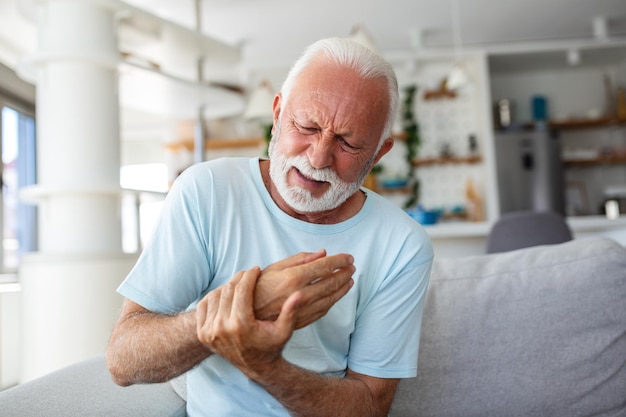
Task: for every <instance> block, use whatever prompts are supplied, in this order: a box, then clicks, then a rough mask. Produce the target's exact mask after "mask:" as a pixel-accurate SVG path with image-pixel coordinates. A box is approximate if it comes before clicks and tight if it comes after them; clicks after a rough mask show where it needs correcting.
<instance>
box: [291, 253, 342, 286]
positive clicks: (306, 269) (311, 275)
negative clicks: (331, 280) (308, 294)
mask: <svg viewBox="0 0 626 417" xmlns="http://www.w3.org/2000/svg"><path fill="white" fill-rule="evenodd" d="M353 263H354V258H353V257H352V255H348V254H345V253H344V254H337V255H332V256H326V257H324V258H320V259H317V260H315V261H313V262H309V263H307V264H303V265H300V266H297V267H294V269H297V270H298V272H299V273H300V274H302V276H306V277H307V278H308V279H310V281H315V280H316V279H319V278H324V277H327V276H328V275H330V274H332V273H333V272H335V271H337V270H340V269H342V268H347V267H352V265H353Z"/></svg>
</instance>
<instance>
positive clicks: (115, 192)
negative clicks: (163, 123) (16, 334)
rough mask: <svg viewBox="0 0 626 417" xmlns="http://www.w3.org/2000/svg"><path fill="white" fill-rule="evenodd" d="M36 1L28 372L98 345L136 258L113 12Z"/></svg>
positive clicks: (95, 4)
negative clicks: (34, 221) (129, 235)
mask: <svg viewBox="0 0 626 417" xmlns="http://www.w3.org/2000/svg"><path fill="white" fill-rule="evenodd" d="M28 1H29V3H30V4H31V5H33V4H34V5H35V7H36V9H37V12H36V15H37V26H38V33H39V43H40V45H39V51H38V53H37V55H36V56H34V57H29V58H28V61H29V62H30V64H31V65H33V67H34V68H35V70H36V74H37V75H36V85H37V143H38V147H37V180H38V184H37V185H36V186H34V187H32V188H31V189H29V190H27V191H26V192H25V196H26V198H28V199H30V200H34V201H36V204H38V206H39V252H37V253H34V254H31V255H29V256H26V257H24V259H23V260H22V265H21V267H20V280H21V283H22V288H23V291H22V294H23V298H22V318H23V335H22V336H23V337H22V344H23V346H22V349H23V355H22V380H23V381H24V380H28V379H32V378H35V377H37V376H40V375H42V374H45V373H48V372H50V371H53V370H55V369H57V368H60V367H63V366H65V365H67V364H70V363H73V362H76V361H78V360H81V359H84V358H86V357H89V356H91V355H95V354H97V353H101V352H103V351H104V348H105V346H106V340H107V339H108V336H109V334H110V331H111V328H112V326H113V323H114V321H115V318H116V316H117V314H118V312H119V306H120V303H121V298H120V297H119V296H117V295H116V294H115V287H116V286H117V285H118V284H119V283H120V282H121V280H122V279H123V277H124V275H125V274H126V273H127V272H128V270H129V269H130V267H131V266H132V263H133V262H134V256H128V255H124V254H123V253H122V246H121V245H122V243H121V221H120V209H119V200H120V193H119V191H120V190H119V189H120V185H119V163H120V151H119V148H120V144H119V138H120V134H119V105H118V86H117V63H118V60H119V53H118V48H117V35H116V25H115V16H114V10H112V9H110V8H107V7H106V6H104V5H103V4H104V3H103V2H100V1H95V0H35V1H33V0H28Z"/></svg>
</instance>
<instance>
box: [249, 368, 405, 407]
mask: <svg viewBox="0 0 626 417" xmlns="http://www.w3.org/2000/svg"><path fill="white" fill-rule="evenodd" d="M354 375H358V374H354V373H352V374H351V373H350V372H348V374H347V375H346V377H344V378H338V377H324V376H321V375H319V374H316V373H314V372H310V371H308V370H305V369H303V368H300V367H297V366H295V365H293V364H291V363H289V362H287V361H285V360H284V359H282V360H280V361H279V363H278V364H275V365H274V366H273V367H272V368H271V369H269V370H268V371H267V372H264V374H263V375H254V376H251V377H252V379H253V380H255V381H256V382H257V383H258V384H260V385H261V386H263V388H265V390H267V391H268V392H269V393H270V394H271V395H272V396H273V397H274V398H276V399H277V400H278V401H279V402H280V403H281V404H282V405H283V406H284V407H285V408H286V409H287V410H288V411H289V412H290V414H291V415H293V416H306V417H322V416H333V417H338V416H359V417H363V416H372V417H373V416H386V415H387V414H388V412H389V407H390V405H391V402H392V400H393V396H394V394H395V389H396V386H397V382H398V381H397V380H378V381H379V382H380V384H379V385H378V386H376V387H373V386H371V385H368V383H367V382H366V381H364V380H362V379H360V378H358V377H354ZM368 379H370V381H372V380H373V378H368Z"/></svg>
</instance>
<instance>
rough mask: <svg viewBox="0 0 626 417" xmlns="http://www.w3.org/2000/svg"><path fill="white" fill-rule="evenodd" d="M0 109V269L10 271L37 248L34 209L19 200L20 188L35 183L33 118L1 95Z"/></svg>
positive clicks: (35, 214)
mask: <svg viewBox="0 0 626 417" xmlns="http://www.w3.org/2000/svg"><path fill="white" fill-rule="evenodd" d="M0 109H1V111H2V113H1V118H0V126H1V127H2V129H1V130H0V135H1V141H0V149H1V151H2V166H1V171H0V183H1V184H2V195H1V202H2V204H0V211H1V213H2V214H1V222H0V231H1V235H2V245H0V270H1V272H10V271H15V270H16V269H17V267H18V264H19V258H20V255H21V254H22V253H24V252H30V251H34V250H36V249H37V211H36V210H37V209H36V207H35V206H32V205H28V204H25V203H22V202H21V201H20V200H19V192H20V189H21V188H23V187H25V186H28V185H32V184H35V182H36V167H35V154H36V150H35V119H34V114H33V113H32V112H29V111H26V110H22V109H19V107H18V106H14V105H12V104H11V103H9V102H8V101H6V100H4V99H3V98H2V97H0Z"/></svg>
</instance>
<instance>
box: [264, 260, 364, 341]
mask: <svg viewBox="0 0 626 417" xmlns="http://www.w3.org/2000/svg"><path fill="white" fill-rule="evenodd" d="M353 262H354V259H353V258H352V256H351V255H348V254H338V255H332V256H327V255H326V251H324V250H320V251H317V252H313V253H310V252H301V253H299V254H297V255H294V256H291V257H289V258H286V259H284V260H282V261H279V262H276V263H274V264H272V265H270V266H268V267H267V268H265V269H264V270H263V271H261V276H260V277H259V279H258V282H257V286H256V290H255V293H254V313H255V316H256V318H257V319H259V320H274V319H276V318H277V317H278V314H279V313H280V310H281V308H282V305H283V303H284V302H285V300H287V298H288V297H289V296H290V295H291V294H293V293H294V292H296V291H300V292H301V293H302V298H301V301H300V307H299V309H298V318H297V321H296V329H299V328H302V327H305V326H307V325H309V324H311V323H313V322H314V321H316V320H317V319H319V318H321V317H323V316H324V315H326V313H327V312H328V310H330V308H331V307H332V306H333V305H334V304H335V303H336V302H337V301H338V300H339V299H341V297H343V296H344V295H345V294H346V293H347V292H348V290H350V288H351V287H352V284H353V283H354V281H353V279H352V275H353V274H354V271H355V268H354V265H353Z"/></svg>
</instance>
